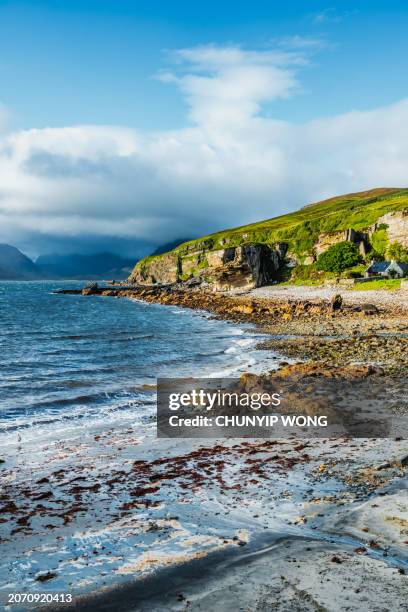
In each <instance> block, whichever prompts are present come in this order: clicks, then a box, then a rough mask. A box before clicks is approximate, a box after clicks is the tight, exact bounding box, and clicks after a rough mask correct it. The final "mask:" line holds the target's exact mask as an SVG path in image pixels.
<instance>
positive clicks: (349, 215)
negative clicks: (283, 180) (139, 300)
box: [176, 189, 408, 255]
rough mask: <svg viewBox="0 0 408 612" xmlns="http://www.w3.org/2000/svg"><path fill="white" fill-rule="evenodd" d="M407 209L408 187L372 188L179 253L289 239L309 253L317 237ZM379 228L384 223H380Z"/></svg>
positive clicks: (207, 240) (183, 248)
mask: <svg viewBox="0 0 408 612" xmlns="http://www.w3.org/2000/svg"><path fill="white" fill-rule="evenodd" d="M405 208H408V189H373V190H371V191H366V192H362V193H356V194H349V195H345V196H341V197H337V198H331V199H330V200H325V201H323V202H317V203H316V204H311V205H309V206H305V207H304V208H301V209H300V210H299V211H296V212H294V213H289V214H287V215H282V216H280V217H275V218H273V219H268V220H266V221H261V222H259V223H253V224H251V225H244V226H241V227H236V228H233V229H228V230H225V231H221V232H217V233H215V234H211V235H209V236H205V237H204V238H198V239H197V240H191V241H189V242H185V243H183V244H181V245H180V246H179V247H177V249H176V251H177V252H178V253H179V254H180V255H187V253H191V252H193V251H197V250H210V251H212V250H216V249H221V248H225V247H226V246H238V245H241V244H243V243H245V242H258V243H266V244H275V243H276V242H289V244H290V251H291V252H293V253H295V254H296V255H303V254H309V253H310V250H311V248H312V246H313V245H314V244H315V243H316V240H317V238H318V236H319V235H320V234H322V233H327V232H336V231H341V230H346V229H349V228H353V229H355V230H362V229H364V228H366V227H368V226H369V225H372V224H374V223H375V222H376V221H377V220H378V218H379V217H381V216H382V215H384V214H386V213H388V212H392V211H396V210H403V209H405ZM380 227H381V228H382V229H383V230H384V229H386V228H385V225H384V224H383V225H381V226H380Z"/></svg>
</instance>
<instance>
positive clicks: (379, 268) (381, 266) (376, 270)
mask: <svg viewBox="0 0 408 612" xmlns="http://www.w3.org/2000/svg"><path fill="white" fill-rule="evenodd" d="M392 263H394V264H396V265H397V266H398V267H399V268H401V270H402V271H403V272H404V274H406V273H407V272H408V264H406V263H404V262H402V261H394V262H392V261H376V262H375V263H373V264H371V265H370V266H369V267H368V268H367V272H370V273H373V274H380V273H381V272H386V271H387V270H388V268H389V267H390V265H391V264H392Z"/></svg>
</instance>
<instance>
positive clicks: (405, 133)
mask: <svg viewBox="0 0 408 612" xmlns="http://www.w3.org/2000/svg"><path fill="white" fill-rule="evenodd" d="M298 47H299V48H298V49H296V50H295V51H282V50H278V51H270V50H264V51H250V50H244V49H242V48H240V47H235V46H228V47H217V46H214V45H209V46H202V47H196V48H193V49H182V50H179V51H177V52H176V53H175V54H174V55H173V60H174V68H173V69H172V71H171V72H167V73H161V74H160V75H159V78H160V79H161V80H162V81H165V82H167V83H170V84H173V85H175V86H176V87H178V88H179V89H180V92H181V94H182V95H183V96H185V97H186V99H187V102H188V104H189V109H190V111H189V118H190V126H189V127H186V128H184V129H178V130H169V131H166V132H152V133H146V132H141V131H140V132H139V131H137V130H134V129H130V128H129V129H128V128H125V127H115V126H91V125H83V126H75V127H64V128H52V129H51V128H49V129H32V130H23V131H18V132H11V133H5V134H3V136H0V242H2V241H8V242H11V243H14V244H17V245H19V244H24V245H27V244H29V243H30V241H31V244H32V245H39V244H40V243H41V250H42V251H44V250H47V249H46V247H45V246H44V245H45V244H46V239H47V237H49V239H50V241H53V244H55V240H56V238H57V237H58V236H60V237H61V240H64V241H66V240H68V239H69V238H72V240H81V239H82V240H83V241H85V242H89V241H90V240H91V241H92V243H93V244H94V243H95V244H96V243H97V242H98V240H99V243H100V244H101V245H103V244H104V242H109V240H110V239H111V237H113V236H115V237H119V238H122V239H123V241H124V242H125V241H129V240H148V241H151V242H156V243H159V242H167V241H169V240H171V239H174V238H177V237H179V236H189V235H190V236H195V235H200V234H203V233H207V232H209V231H213V230H217V229H221V228H223V227H228V226H233V225H240V224H243V223H247V222H251V221H256V220H259V219H262V218H268V217H272V216H275V215H277V214H280V213H283V212H286V211H288V210H291V209H294V208H297V207H299V206H300V205H302V204H304V203H306V202H310V201H313V200H316V199H319V198H323V197H326V196H327V197H328V196H332V195H335V194H337V193H343V192H348V191H355V190H358V189H365V188H370V187H375V186H401V185H406V184H407V182H408V180H407V179H408V127H407V126H408V99H407V100H402V101H399V102H397V103H395V104H393V105H390V106H387V107H384V108H379V109H376V110H370V111H367V112H350V113H347V114H343V115H340V116H335V117H331V118H325V119H318V118H317V119H315V120H314V121H310V122H307V123H305V124H303V125H299V124H291V123H289V122H283V121H276V120H274V119H271V118H266V117H265V116H264V115H263V113H262V108H263V104H264V103H266V102H268V103H269V102H271V101H273V100H277V99H282V98H283V99H284V98H287V97H289V96H293V95H296V94H297V92H298V91H299V89H300V84H299V82H300V71H301V70H302V68H303V66H304V65H305V64H306V63H307V57H306V56H305V50H304V49H305V48H307V45H306V47H305V46H304V45H298ZM33 248H37V249H38V247H35V246H33Z"/></svg>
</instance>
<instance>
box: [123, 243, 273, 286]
mask: <svg viewBox="0 0 408 612" xmlns="http://www.w3.org/2000/svg"><path fill="white" fill-rule="evenodd" d="M284 252H285V250H284V247H283V246H281V248H275V249H273V248H271V247H269V246H267V245H265V244H248V245H242V246H239V247H230V248H226V249H218V250H217V251H209V252H206V251H202V252H196V253H190V254H188V255H187V256H185V257H183V256H180V255H179V254H177V253H175V252H172V253H166V254H164V255H162V256H160V257H154V258H151V259H148V260H147V261H145V265H144V266H142V265H137V266H136V267H135V269H134V270H133V272H132V274H131V276H130V277H129V281H130V282H132V283H136V284H142V285H143V284H147V285H152V284H155V283H160V284H171V283H176V282H180V281H189V280H191V279H195V281H196V282H206V283H209V284H210V285H212V286H213V287H214V288H215V289H217V290H226V289H232V288H237V287H241V288H253V287H260V286H262V285H266V284H268V283H270V282H272V281H273V280H275V279H277V277H278V274H279V270H280V268H281V266H282V263H283V257H284Z"/></svg>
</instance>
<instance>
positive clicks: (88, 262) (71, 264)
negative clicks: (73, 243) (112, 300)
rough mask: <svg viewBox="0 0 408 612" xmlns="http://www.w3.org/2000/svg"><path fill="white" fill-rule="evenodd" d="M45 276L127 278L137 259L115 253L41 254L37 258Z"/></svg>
mask: <svg viewBox="0 0 408 612" xmlns="http://www.w3.org/2000/svg"><path fill="white" fill-rule="evenodd" d="M35 263H36V266H37V267H38V268H39V269H40V271H41V274H42V277H43V278H67V279H71V278H75V279H117V280H121V279H124V278H127V276H128V275H129V272H130V270H131V269H132V268H133V266H134V264H135V259H127V258H124V257H121V256H120V255H115V254H114V253H95V254H93V255H80V254H77V253H74V254H70V255H58V254H50V255H40V256H39V257H38V258H37V260H36V262H35Z"/></svg>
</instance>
